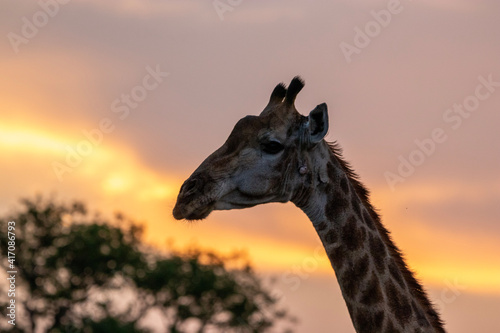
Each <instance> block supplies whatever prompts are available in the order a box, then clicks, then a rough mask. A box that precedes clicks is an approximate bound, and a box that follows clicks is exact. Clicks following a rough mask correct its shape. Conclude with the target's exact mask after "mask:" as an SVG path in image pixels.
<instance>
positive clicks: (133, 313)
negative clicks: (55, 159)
mask: <svg viewBox="0 0 500 333" xmlns="http://www.w3.org/2000/svg"><path fill="white" fill-rule="evenodd" d="M21 203H22V208H21V209H20V210H19V211H18V212H17V213H15V214H13V215H12V216H10V217H8V218H3V219H0V241H1V245H2V246H0V267H1V269H2V270H3V272H2V273H3V274H6V272H7V271H9V262H8V261H7V253H6V251H7V246H6V245H5V242H4V240H7V230H8V229H7V223H8V221H14V222H15V231H14V232H15V237H16V240H15V243H16V244H15V247H16V249H15V266H16V270H17V274H16V291H15V293H16V295H15V300H16V325H15V326H11V325H7V324H6V320H4V321H3V322H1V323H0V325H1V326H0V329H2V331H4V330H8V331H10V332H35V331H39V330H41V329H42V330H43V331H45V332H50V333H57V332H85V333H86V332H123V333H125V332H149V331H150V328H148V322H151V321H153V320H149V321H148V319H147V318H159V319H157V320H155V323H156V328H157V329H158V328H160V329H161V330H162V331H165V332H205V331H208V330H210V329H212V331H213V330H216V331H224V332H232V331H235V332H236V331H237V332H264V331H267V330H269V329H270V328H271V327H276V325H277V324H278V326H281V327H284V326H288V325H287V324H288V323H289V322H290V321H291V320H292V318H291V317H290V316H289V315H288V314H287V312H286V311H283V310H280V309H278V308H277V305H276V300H275V299H274V298H273V297H272V296H271V295H270V293H269V291H268V290H266V289H265V288H264V287H263V284H262V281H261V280H260V279H259V278H258V277H257V275H256V274H255V272H254V271H253V270H252V268H251V267H250V265H249V264H248V263H247V262H246V261H245V260H244V258H243V257H242V256H241V255H234V256H230V257H223V256H221V255H218V254H216V253H211V252H207V251H201V250H199V249H190V250H188V251H185V252H182V253H181V252H175V251H172V252H171V253H169V254H163V253H160V252H158V251H156V250H154V249H152V248H150V247H148V246H146V245H145V244H144V243H143V242H142V240H141V237H142V228H141V227H140V226H138V225H137V224H136V223H134V222H133V221H130V220H128V219H126V218H124V217H123V216H122V215H120V214H117V215H116V216H115V217H114V219H111V220H110V221H108V220H106V219H103V218H101V217H100V216H99V215H94V216H90V214H88V212H87V209H86V207H85V205H84V204H83V203H81V202H74V203H72V204H61V203H56V202H55V201H54V200H50V201H47V200H43V199H42V198H40V197H37V198H36V199H25V200H22V201H21ZM2 281H6V280H5V279H2ZM8 289H9V286H8V285H7V284H5V282H1V283H0V307H1V309H2V312H3V316H4V318H5V315H6V313H7V309H6V306H7V304H8V303H7V302H8V301H9V299H8V298H7V291H8ZM155 316H156V317H155ZM292 321H293V320H292Z"/></svg>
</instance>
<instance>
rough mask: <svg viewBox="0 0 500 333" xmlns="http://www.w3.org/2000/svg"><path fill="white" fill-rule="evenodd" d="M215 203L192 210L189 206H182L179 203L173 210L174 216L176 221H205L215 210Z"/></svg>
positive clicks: (211, 202)
mask: <svg viewBox="0 0 500 333" xmlns="http://www.w3.org/2000/svg"><path fill="white" fill-rule="evenodd" d="M214 206H215V201H210V202H208V203H207V204H205V205H200V206H198V207H195V208H194V209H193V208H190V207H189V205H182V204H180V203H177V204H176V205H175V207H174V210H173V215H174V218H175V219H176V220H188V221H194V220H203V219H205V218H207V217H208V215H210V213H211V212H212V211H213V210H214Z"/></svg>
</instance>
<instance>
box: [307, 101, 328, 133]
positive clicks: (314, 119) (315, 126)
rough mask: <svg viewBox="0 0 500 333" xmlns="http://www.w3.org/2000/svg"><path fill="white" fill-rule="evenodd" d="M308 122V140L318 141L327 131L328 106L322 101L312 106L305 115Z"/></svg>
mask: <svg viewBox="0 0 500 333" xmlns="http://www.w3.org/2000/svg"><path fill="white" fill-rule="evenodd" d="M307 119H308V122H309V136H310V138H309V140H310V142H311V143H318V142H320V141H321V140H323V138H324V137H325V136H326V133H327V132H328V108H327V106H326V104H325V103H322V104H320V105H318V106H316V107H315V108H314V110H312V111H311V113H309V116H308V117H307Z"/></svg>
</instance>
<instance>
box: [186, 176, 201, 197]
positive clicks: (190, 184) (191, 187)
mask: <svg viewBox="0 0 500 333" xmlns="http://www.w3.org/2000/svg"><path fill="white" fill-rule="evenodd" d="M198 184H199V182H198V180H197V179H190V180H188V181H187V182H186V183H185V184H184V188H183V192H184V195H190V194H192V193H193V192H195V191H196V190H197V187H198Z"/></svg>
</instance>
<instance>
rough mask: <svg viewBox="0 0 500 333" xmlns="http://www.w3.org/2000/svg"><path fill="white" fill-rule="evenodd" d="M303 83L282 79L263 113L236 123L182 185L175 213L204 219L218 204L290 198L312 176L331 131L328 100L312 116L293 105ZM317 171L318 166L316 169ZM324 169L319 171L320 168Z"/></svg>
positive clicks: (242, 204) (252, 203)
mask: <svg viewBox="0 0 500 333" xmlns="http://www.w3.org/2000/svg"><path fill="white" fill-rule="evenodd" d="M303 86H304V83H303V81H302V80H301V79H300V78H299V77H295V78H294V79H293V80H292V81H291V83H290V85H289V87H288V89H287V88H286V87H285V85H284V84H282V83H280V84H278V85H277V86H276V88H275V89H274V90H273V92H272V94H271V98H270V100H269V103H268V105H267V106H266V107H265V108H264V111H262V113H261V114H260V115H259V116H246V117H244V118H242V119H241V120H239V121H238V123H236V125H235V126H234V129H233V131H232V132H231V134H230V135H229V138H228V139H227V140H226V142H225V143H224V144H223V145H222V147H220V148H219V149H217V150H216V151H215V152H214V153H212V154H211V155H210V156H208V157H207V159H205V161H203V163H202V164H201V165H200V166H199V167H198V168H197V169H196V170H195V171H194V172H193V174H192V175H191V176H190V177H189V178H188V179H187V180H186V181H185V182H184V184H183V185H182V187H181V190H180V193H179V196H178V198H177V203H176V205H175V207H174V211H173V214H174V217H175V218H176V219H187V220H200V219H204V218H206V217H207V216H208V215H209V214H210V213H211V212H212V211H213V210H228V209H239V208H247V207H252V206H255V205H259V204H264V203H269V202H287V201H290V200H292V199H293V198H294V196H296V195H298V194H297V192H299V191H300V188H301V186H300V184H302V183H304V182H311V174H312V172H311V171H312V169H313V164H314V163H313V162H312V161H311V154H310V153H311V151H314V149H315V147H316V146H317V144H318V143H319V142H321V141H322V140H323V138H324V136H325V135H326V133H327V131H328V113H327V107H326V104H324V103H323V104H320V105H318V106H316V108H315V109H314V110H312V111H311V112H310V113H309V115H308V116H307V117H305V116H302V115H300V114H299V113H298V112H297V110H296V108H295V105H294V101H295V98H296V96H297V94H298V93H299V92H300V90H301V89H302V88H303ZM315 172H317V170H315ZM321 173H323V172H320V174H321Z"/></svg>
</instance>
